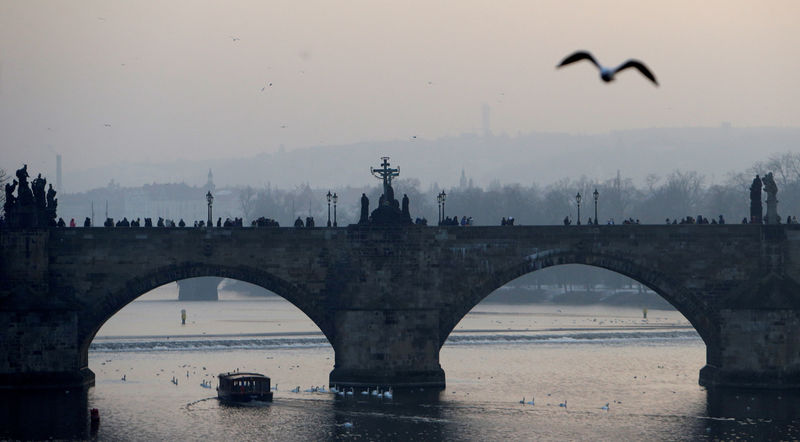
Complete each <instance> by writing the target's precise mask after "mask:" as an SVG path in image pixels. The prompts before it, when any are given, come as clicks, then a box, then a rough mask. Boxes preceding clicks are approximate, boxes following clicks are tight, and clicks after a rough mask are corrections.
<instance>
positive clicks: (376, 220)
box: [371, 205, 412, 226]
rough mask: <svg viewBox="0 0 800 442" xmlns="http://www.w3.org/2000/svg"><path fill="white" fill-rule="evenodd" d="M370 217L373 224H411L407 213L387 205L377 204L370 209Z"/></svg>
mask: <svg viewBox="0 0 800 442" xmlns="http://www.w3.org/2000/svg"><path fill="white" fill-rule="evenodd" d="M371 218H372V224H373V225H381V226H392V225H395V226H399V225H406V224H412V222H411V218H410V217H409V216H408V215H404V214H403V212H402V211H401V210H400V209H398V208H396V207H392V206H388V205H381V206H378V208H377V209H375V210H373V211H372V216H371Z"/></svg>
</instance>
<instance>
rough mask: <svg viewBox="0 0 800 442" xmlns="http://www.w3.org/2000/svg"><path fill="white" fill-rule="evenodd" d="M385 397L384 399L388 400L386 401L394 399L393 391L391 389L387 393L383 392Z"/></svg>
mask: <svg viewBox="0 0 800 442" xmlns="http://www.w3.org/2000/svg"><path fill="white" fill-rule="evenodd" d="M383 397H384V398H386V399H392V397H393V395H392V389H391V388H389V390H387V391H384V392H383Z"/></svg>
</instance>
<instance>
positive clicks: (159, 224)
mask: <svg viewBox="0 0 800 442" xmlns="http://www.w3.org/2000/svg"><path fill="white" fill-rule="evenodd" d="M156 227H164V218H162V217H160V216H159V217H158V222H156Z"/></svg>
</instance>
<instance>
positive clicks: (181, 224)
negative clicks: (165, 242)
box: [178, 218, 186, 227]
mask: <svg viewBox="0 0 800 442" xmlns="http://www.w3.org/2000/svg"><path fill="white" fill-rule="evenodd" d="M178 227H186V222H184V221H183V218H181V220H180V221H178Z"/></svg>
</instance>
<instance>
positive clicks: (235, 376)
mask: <svg viewBox="0 0 800 442" xmlns="http://www.w3.org/2000/svg"><path fill="white" fill-rule="evenodd" d="M219 378H220V379H230V380H232V381H235V380H242V379H250V380H256V379H259V380H265V381H269V378H268V377H267V376H264V375H263V374H261V373H245V372H236V373H231V372H228V373H220V374H219Z"/></svg>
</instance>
